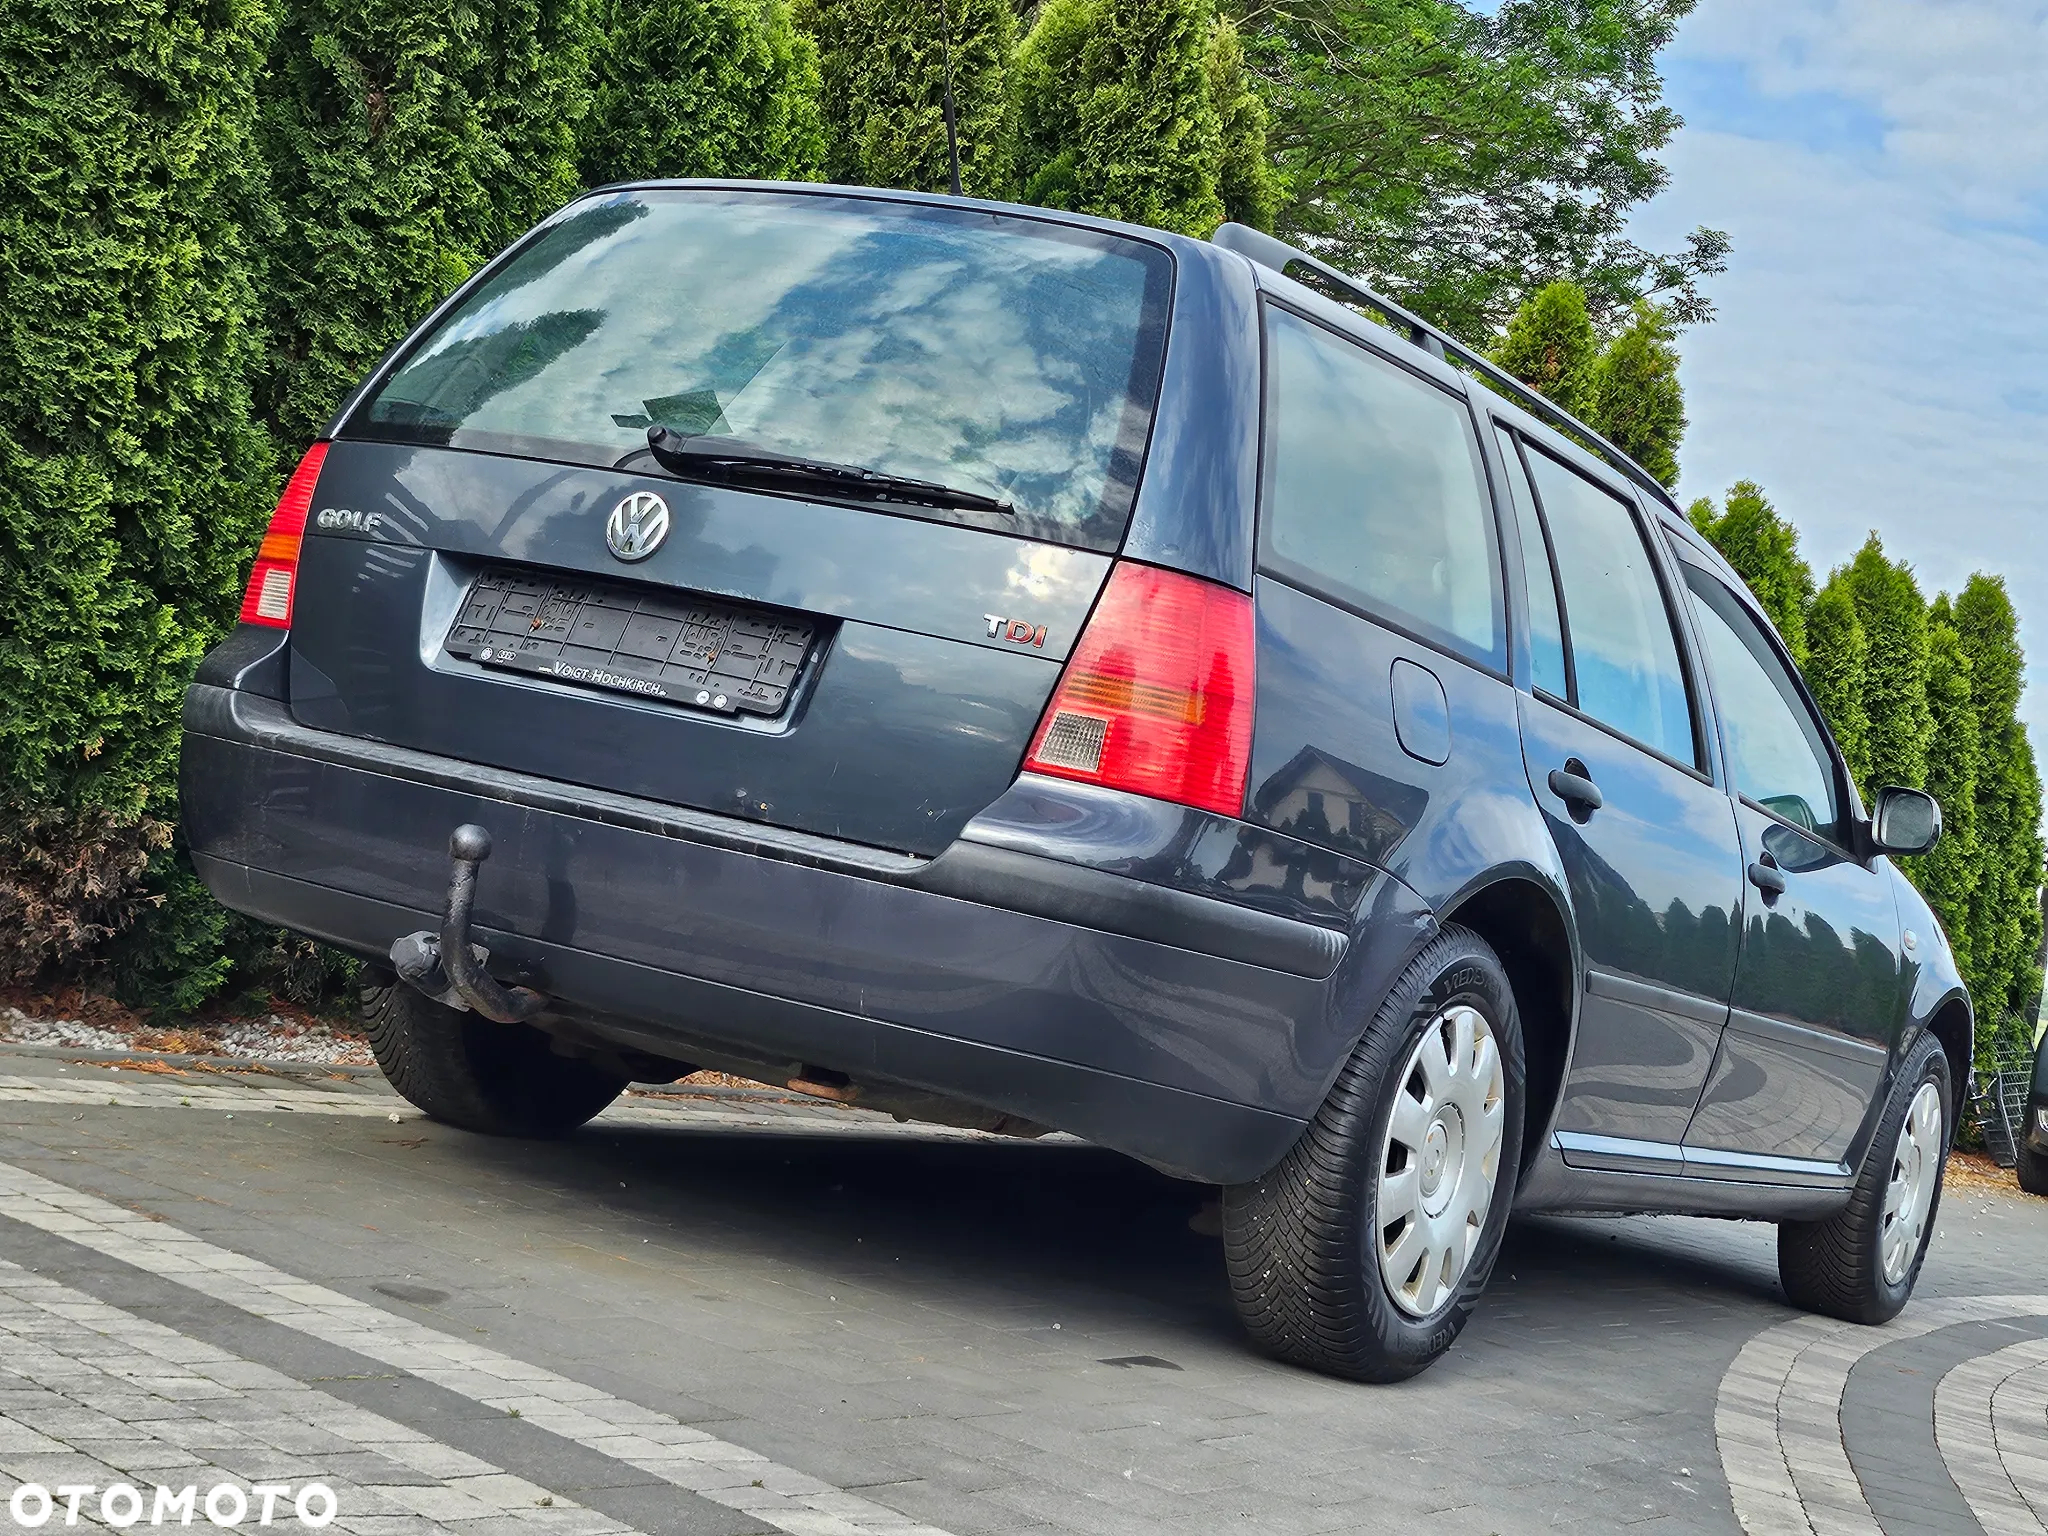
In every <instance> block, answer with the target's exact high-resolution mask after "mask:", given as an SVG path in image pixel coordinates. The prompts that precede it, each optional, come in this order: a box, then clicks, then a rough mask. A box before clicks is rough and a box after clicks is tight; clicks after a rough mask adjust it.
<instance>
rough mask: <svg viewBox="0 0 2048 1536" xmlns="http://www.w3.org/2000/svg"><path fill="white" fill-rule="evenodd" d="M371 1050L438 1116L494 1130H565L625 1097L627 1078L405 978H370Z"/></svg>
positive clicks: (391, 1076) (389, 1077) (367, 1018)
mask: <svg viewBox="0 0 2048 1536" xmlns="http://www.w3.org/2000/svg"><path fill="white" fill-rule="evenodd" d="M362 1017H363V1025H364V1028H365V1029H366V1030H367V1031H368V1033H369V1036H370V1053H371V1054H372V1055H373V1056H375V1057H376V1058H377V1065H378V1067H379V1068H380V1069H381V1070H382V1071H383V1073H384V1080H385V1081H386V1082H388V1083H390V1084H391V1086H392V1087H393V1088H396V1089H397V1090H398V1091H399V1093H400V1094H402V1095H403V1096H404V1097H405V1098H406V1099H408V1100H410V1101H411V1102H412V1103H413V1104H414V1105H415V1106H417V1107H418V1108H419V1109H420V1110H421V1111H423V1112H424V1113H425V1114H427V1115H428V1116H429V1117H430V1118H432V1119H435V1120H439V1121H441V1122H442V1123H443V1124H445V1125H452V1126H457V1127H459V1128H460V1129H462V1130H465V1131H478V1132H481V1133H482V1134H484V1135H486V1136H531V1137H542V1136H560V1135H562V1134H564V1133H565V1132H568V1131H572V1130H574V1129H575V1128H576V1127H577V1126H579V1125H581V1124H583V1122H584V1121H586V1120H588V1119H589V1118H590V1117H591V1116H592V1115H594V1114H596V1113H597V1112H598V1111H600V1110H601V1109H603V1108H604V1107H605V1106H606V1105H607V1104H609V1103H611V1101H612V1100H613V1099H615V1098H617V1097H618V1096H619V1094H620V1092H621V1091H622V1090H623V1089H624V1088H625V1086H626V1083H627V1079H626V1078H624V1077H620V1076H616V1075H614V1074H612V1073H609V1072H605V1071H603V1070H601V1069H600V1068H598V1067H596V1066H594V1065H593V1064H592V1063H590V1062H588V1061H581V1060H578V1059H577V1058H576V1057H573V1056H557V1055H556V1054H555V1053H554V1051H553V1049H552V1048H551V1045H550V1042H549V1040H548V1037H547V1036H546V1035H545V1034H543V1033H542V1032H541V1031H540V1030H537V1029H535V1028H533V1027H532V1026H531V1025H528V1024H498V1023H494V1022H492V1021H491V1020H489V1019H485V1018H479V1017H478V1016H477V1015H476V1014H474V1013H465V1012H462V1011H461V1010H459V1009H455V1008H449V1007H446V1006H444V1005H442V1004H440V1003H437V1002H435V1001H434V1000H433V999H431V998H429V997H425V996H423V995H421V994H420V993H418V992H415V991H414V990H413V989H412V988H411V987H408V986H406V985H404V984H403V983H402V982H399V981H397V980H396V979H395V978H394V979H392V980H390V981H388V982H382V983H372V984H370V985H366V986H365V987H364V988H363V990H362Z"/></svg>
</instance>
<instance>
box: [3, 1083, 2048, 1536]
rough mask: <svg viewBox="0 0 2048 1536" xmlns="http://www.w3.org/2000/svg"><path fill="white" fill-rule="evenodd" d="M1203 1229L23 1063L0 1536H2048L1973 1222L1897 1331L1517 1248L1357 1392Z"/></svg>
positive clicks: (927, 1183) (1556, 1224)
mask: <svg viewBox="0 0 2048 1536" xmlns="http://www.w3.org/2000/svg"><path fill="white" fill-rule="evenodd" d="M394 1115H395V1116H396V1117H397V1118H396V1119H393V1118H392V1117H393V1116H394ZM1203 1194H1204V1192H1203V1191H1201V1190H1198V1189H1194V1188H1192V1187H1190V1186H1186V1185H1180V1184H1176V1183H1173V1182H1172V1181H1169V1180H1166V1179H1163V1178H1160V1177H1157V1176H1155V1175H1152V1174H1150V1173H1148V1172H1147V1171H1145V1170H1144V1169H1142V1168H1138V1167H1136V1166H1135V1165H1133V1164H1129V1163H1126V1162H1123V1161H1121V1160H1119V1159H1117V1158H1115V1157H1112V1156H1109V1155H1107V1154H1104V1153H1100V1152H1097V1151H1095V1150H1093V1149H1090V1148H1087V1147H1082V1146H1079V1145H1075V1144H1071V1143H1067V1144H1040V1145H1023V1144H1015V1143H998V1142H992V1141H987V1140H979V1139H975V1138H972V1137H969V1136H965V1135H945V1134H938V1135H934V1134H927V1133H925V1132H922V1131H917V1130H912V1129H909V1128H898V1127H895V1126H893V1125H892V1124H890V1123H889V1122H886V1121H881V1122H879V1123H877V1122H876V1121H874V1120H873V1119H872V1118H871V1117H864V1116H857V1115H853V1114H850V1113H848V1112H845V1111H841V1110H837V1109H834V1108H831V1107H812V1106H805V1105H789V1104H787V1103H785V1102H783V1101H780V1100H777V1099H774V1098H770V1097H751V1098H750V1097H747V1096H740V1095H730V1094H728V1095H713V1096H707V1097H696V1098H686V1099H677V1098H659V1097H638V1098H634V1099H632V1100H629V1101H627V1102H626V1103H625V1104H623V1105H622V1106H621V1107H619V1108H618V1109H615V1110H614V1111H612V1112H610V1113H608V1114H607V1115H606V1116H605V1117H604V1118H603V1119H601V1120H600V1121H598V1122H597V1123H596V1124H594V1125H592V1126H591V1127H589V1128H588V1129H586V1130H585V1131H583V1132H582V1133H580V1134H578V1135H577V1136H575V1137H573V1138H571V1139H569V1140H567V1141H564V1142H560V1143H555V1144H551V1145H535V1144H520V1143H507V1142H497V1141H490V1140H486V1139H484V1138H479V1137H473V1136H467V1135H464V1134H462V1133H459V1132H455V1131H450V1130H447V1129H445V1128H442V1127H439V1126H435V1125H432V1124H430V1123H428V1122H426V1121H424V1120H422V1119H420V1118H419V1117H418V1116H417V1115H416V1114H414V1113H412V1112H411V1111H410V1110H409V1109H407V1108H405V1107H404V1106H402V1105H401V1104H399V1102H398V1101H396V1100H395V1099H392V1098H390V1097H389V1096H388V1094H386V1093H385V1092H384V1091H383V1089H382V1087H381V1084H379V1083H378V1082H377V1081H376V1080H375V1079H374V1078H363V1077H356V1076H348V1075H336V1076H326V1075H322V1076H318V1077H309V1078H305V1079H299V1080H288V1079H282V1078H255V1077H249V1076H223V1075H220V1074H209V1073H199V1072H188V1073H186V1074H185V1075H182V1076H179V1075H173V1074H168V1073H163V1072H139V1071H137V1070H134V1068H133V1067H132V1066H130V1067H129V1068H127V1069H125V1070H121V1071H118V1072H114V1071H109V1070H107V1069H106V1068H105V1067H103V1066H88V1065H81V1064H78V1063H76V1062H67V1061H66V1060H65V1059H64V1058H62V1057H58V1056H53V1055H49V1054H43V1053H35V1052H6V1051H0V1511H4V1510H5V1508H6V1503H5V1501H6V1499H8V1498H9V1497H11V1496H12V1495H14V1494H15V1493H16V1492H17V1490H19V1489H20V1488H21V1487H22V1485H25V1484H29V1483H34V1484H37V1485H39V1486H43V1487H47V1488H51V1489H55V1488H57V1487H59V1486H60V1485H62V1486H70V1487H76V1488H86V1487H90V1488H93V1489H95V1490H97V1491H96V1492H95V1493H93V1494H90V1495H83V1494H82V1495H80V1496H79V1506H80V1507H79V1515H78V1520H79V1523H81V1524H84V1523H88V1522H98V1521H99V1520H100V1519H101V1511H100V1508H99V1504H98V1500H99V1498H100V1496H101V1494H102V1493H103V1492H104V1490H105V1489H106V1488H107V1486H108V1485H109V1484H111V1483H113V1482H116V1481H122V1482H126V1483H128V1484H131V1485H134V1486H135V1487H136V1488H137V1489H138V1491H139V1492H138V1496H139V1497H140V1498H141V1499H142V1500H143V1502H144V1504H145V1505H147V1504H148V1502H149V1501H150V1500H151V1499H153V1498H154V1497H155V1495H154V1492H153V1489H154V1487H155V1486H156V1485H159V1484H161V1485H164V1486H165V1487H166V1488H167V1489H168V1490H169V1491H170V1494H171V1496H172V1497H173V1498H175V1496H176V1494H177V1493H178V1491H179V1490H180V1489H182V1488H183V1487H185V1486H188V1485H189V1486H193V1487H196V1488H197V1489H198V1493H199V1497H200V1499H201V1500H202V1501H203V1499H204V1497H205V1495H206V1493H207V1490H208V1489H209V1488H210V1487H211V1486H213V1485H214V1484H215V1483H217V1482H220V1481H221V1480H223V1479H226V1480H229V1481H234V1482H237V1483H238V1484H239V1486H240V1487H241V1488H242V1489H244V1490H247V1489H251V1488H253V1487H255V1486H257V1485H264V1486H283V1487H286V1488H289V1489H303V1487H304V1486H305V1485H306V1484H307V1483H308V1482H311V1481H316V1480H317V1481H319V1482H321V1483H323V1484H324V1485H326V1486H328V1487H330V1488H331V1489H332V1490H333V1491H334V1495H335V1500H336V1504H337V1506H338V1514H337V1517H336V1519H335V1521H334V1526H335V1528H336V1529H337V1530H347V1531H351V1532H357V1533H361V1536H384V1533H386V1532H389V1533H392V1536H397V1533H399V1532H412V1531H422V1532H427V1531H438V1530H448V1531H469V1532H475V1533H477V1536H497V1533H499V1532H501V1531H502V1532H506V1533H510V1532H512V1531H514V1530H518V1531H528V1530H533V1531H559V1532H562V1533H564V1536H571V1533H573V1536H586V1533H587V1536H600V1533H609V1532H614V1531H643V1532H647V1533H650V1536H662V1533H667V1532H671V1531H674V1532H699V1531H701V1532H706V1533H740V1532H756V1531H771V1530H782V1531H790V1532H794V1533H803V1536H865V1533H881V1532H889V1533H892V1536H909V1533H912V1532H921V1533H923V1536H943V1533H954V1536H974V1533H981V1532H998V1531H1001V1532H1012V1531H1015V1532H1023V1531H1063V1532H1089V1533H1094V1532H1105V1533H1107V1532H1124V1531H1130V1532H1139V1531H1142V1532H1162V1531H1175V1532H1206V1531H1221V1530H1230V1531H1257V1532H1267V1531H1272V1532H1318V1531H1383V1530H1384V1531H1408V1530H1428V1531H1431V1532H1446V1533H1457V1532H1468V1531H1469V1532H1501V1533H1508V1532H1523V1531H1536V1530H1548V1529H1552V1528H1554V1527H1557V1526H1560V1525H1578V1526H1580V1527H1582V1528H1584V1529H1589V1530H1607V1529H1620V1528H1623V1527H1635V1526H1640V1527H1642V1528H1644V1529H1648V1530H1652V1531H1657V1530H1684V1531H1695V1530H1697V1531H1716V1532H1733V1531H1736V1530H1741V1529H1748V1530H1750V1531H1752V1532H1775V1531H1813V1532H1832V1531H1843V1532H1850V1531H1854V1532H1859V1533H1860V1532H1876V1531H1882V1532H1885V1533H1887V1536H1904V1533H1908V1532H1912V1533H1918V1532H1923V1531H1935V1532H1940V1531H1950V1530H1959V1531H1976V1530H1979V1529H1983V1530H1989V1531H1993V1532H2005V1531H2029V1532H2038V1531H2041V1530H2042V1529H2043V1526H2042V1524H2041V1522H2040V1516H2041V1515H2042V1514H2043V1513H2048V1294H2043V1293H2048V1202H2036V1201H2032V1200H2029V1199H2028V1198H2027V1197H2024V1196H2021V1195H2019V1194H2018V1193H2017V1192H2016V1191H2015V1192H2012V1193H2009V1194H2008V1193H1998V1192H1984V1191H1975V1190H1970V1189H1967V1188H1958V1189H1953V1190H1951V1192H1950V1195H1949V1197H1948V1201H1947V1203H1946V1204H1945V1206H1944V1209H1943V1215H1942V1219H1941V1227H1940V1232H1939V1235H1938V1236H1937V1239H1936V1243H1935V1247H1934V1250H1933V1254H1932V1256H1931V1258H1930V1261H1929V1264H1928V1268H1927V1271H1926V1274H1925V1276H1924V1278H1923V1280H1922V1284H1921V1295H1920V1298H1919V1299H1917V1300H1916V1302H1915V1304H1914V1305H1913V1306H1912V1307H1909V1308H1908V1310H1907V1312H1906V1314H1905V1315H1904V1317H1902V1318H1901V1319H1900V1320H1899V1322H1898V1323H1897V1324H1895V1325H1893V1326H1892V1327H1891V1328H1887V1329H1882V1330H1866V1329H1845V1328H1842V1327H1840V1326H1839V1325H1835V1324H1831V1323H1825V1322H1822V1321H1820V1320H1817V1319H1812V1318H1806V1317H1802V1316H1800V1315H1799V1314H1796V1313H1793V1312H1792V1311H1790V1310H1789V1309H1788V1308H1786V1307H1785V1306H1784V1304H1783V1301H1782V1298H1781V1297H1780V1295H1779V1293H1778V1290H1777V1286H1776V1281H1775V1276H1774V1266H1773V1256H1772V1253H1773V1250H1772V1237H1771V1233H1770V1232H1769V1230H1768V1229H1766V1228H1760V1227H1750V1226H1744V1225H1739V1224H1732V1223H1718V1222H1694V1221H1682V1220H1676V1219H1668V1218H1660V1219H1639V1220H1629V1221H1614V1222H1592V1221H1586V1222H1577V1221H1566V1220H1540V1221H1525V1222H1519V1223H1517V1224H1516V1225H1515V1226H1514V1227H1513V1228H1512V1229H1511V1231H1510V1237H1509V1244H1508V1248H1507V1251H1506V1253H1505V1255H1504V1258H1503V1260H1502V1263H1501V1266H1500V1269H1499V1271H1498V1274H1497V1276H1496V1279H1495V1282H1494V1286H1493V1288H1492V1290H1491V1291H1490V1293H1489V1295H1488V1297H1487V1300H1486V1302H1485V1304H1484V1306H1483V1308H1482V1310H1481V1312H1480V1315H1479V1316H1478V1318H1477V1320H1476V1321H1475V1322H1474V1324H1473V1326H1472V1327H1471V1328H1470V1329H1469V1330H1468V1331H1467V1333H1466V1335H1465V1337H1464V1339H1463V1340H1462V1341H1461V1342H1460V1343H1459V1345H1458V1347H1457V1348H1456V1349H1455V1350H1454V1351H1453V1352H1452V1354H1451V1355H1450V1356H1449V1357H1448V1358H1447V1359H1446V1360H1445V1361H1443V1362H1442V1363H1441V1364H1440V1365H1439V1366H1437V1367H1436V1368H1435V1369H1434V1370H1432V1371H1430V1372H1429V1373H1427V1374H1426V1375H1425V1376H1423V1377H1422V1378H1420V1379H1419V1380H1417V1381H1415V1382H1413V1383H1410V1384H1408V1385H1405V1386H1402V1387H1398V1388H1392V1389H1371V1388H1363V1387H1356V1386H1349V1385H1345V1384H1342V1383H1338V1382H1332V1381H1327V1380H1324V1379H1321V1378H1318V1377H1315V1376H1310V1375H1307V1374H1304V1373H1302V1372H1299V1371H1294V1370H1291V1369H1287V1368H1284V1367H1280V1366H1276V1365H1273V1364H1271V1363H1269V1362H1266V1361H1263V1360H1260V1359H1257V1358H1256V1357H1253V1356H1252V1355H1250V1354H1248V1353H1247V1352H1246V1351H1245V1350H1244V1349H1243V1348H1242V1347H1241V1346H1240V1344H1239V1341H1238V1338H1237V1334H1236V1330H1235V1327H1234V1324H1233V1321H1232V1318H1231V1316H1230V1309H1229V1304H1228V1301H1227V1298H1226V1296H1225V1294H1224V1291H1223V1287H1222V1281H1221V1275H1220V1269H1221V1262H1220V1254H1219V1252H1218V1248H1217V1245H1216V1243H1215V1241H1214V1240H1213V1239H1211V1238H1206V1237H1203V1236H1201V1235H1199V1234H1198V1233H1196V1232H1195V1231H1191V1230H1190V1228H1189V1218H1190V1217H1191V1216H1193V1215H1194V1214H1195V1213H1196V1212H1197V1210H1198V1208H1199V1206H1200V1204H1201V1201H1202V1198H1203ZM1987 1298H1988V1299H1987ZM279 1497H281V1498H282V1499H283V1501H284V1502H283V1503H280V1504H279V1505H278V1508H279V1511H280V1513H279V1515H278V1523H280V1524H283V1525H284V1528H286V1529H292V1528H295V1527H294V1526H292V1525H290V1524H288V1523H286V1522H287V1521H288V1520H289V1517H290V1510H289V1508H288V1507H287V1506H288V1505H289V1502H290V1499H291V1497H292V1495H291V1494H289V1493H288V1494H285V1495H281V1496H279ZM230 1502H231V1501H230ZM23 1507H24V1509H25V1510H26V1511H27V1513H28V1514H30V1515H31V1516H33V1515H34V1514H35V1513H37V1510H38V1508H39V1506H37V1505H36V1504H35V1502H34V1499H33V1497H30V1498H29V1500H28V1502H27V1503H26V1504H25V1505H24V1506H23ZM124 1509H125V1506H124V1505H122V1504H121V1503H120V1502H119V1501H117V1502H116V1504H115V1505H114V1506H113V1511H112V1513H113V1516H114V1517H115V1518H116V1519H118V1517H119V1516H120V1515H121V1514H122V1513H123V1512H124ZM225 1512H227V1513H232V1510H231V1509H225ZM206 1519H207V1514H206V1512H205V1510H204V1508H203V1507H202V1508H201V1510H200V1512H199V1514H198V1515H197V1521H198V1522H199V1523H203V1522H204V1521H205V1520H206ZM65 1521H66V1511H65V1506H64V1503H63V1501H62V1500H61V1499H60V1500H58V1501H57V1503H56V1505H55V1508H54V1510H53V1513H52V1514H51V1516H50V1518H49V1520H48V1521H47V1523H46V1524H44V1525H43V1527H42V1528H43V1529H45V1530H49V1529H54V1528H55V1527H57V1526H59V1525H62V1524H64V1523H65ZM150 1521H151V1511H150V1510H149V1509H148V1508H145V1509H144V1511H143V1514H142V1516H141V1519H140V1522H139V1524H138V1526H137V1527H136V1528H138V1529H140V1528H142V1527H147V1526H149V1525H150ZM168 1523H179V1522H178V1520H177V1518H176V1507H175V1506H173V1509H172V1517H171V1519H170V1521H169V1522H168ZM243 1523H244V1524H246V1525H250V1526H254V1525H256V1524H257V1523H258V1517H257V1514H256V1512H255V1511H254V1509H253V1508H252V1510H251V1512H250V1513H249V1514H248V1516H247V1517H246V1519H245V1520H244V1521H243ZM11 1528H12V1525H11V1523H10V1519H9V1517H8V1516H7V1515H5V1514H4V1513H0V1533H4V1532H6V1531H8V1530H10V1529H11Z"/></svg>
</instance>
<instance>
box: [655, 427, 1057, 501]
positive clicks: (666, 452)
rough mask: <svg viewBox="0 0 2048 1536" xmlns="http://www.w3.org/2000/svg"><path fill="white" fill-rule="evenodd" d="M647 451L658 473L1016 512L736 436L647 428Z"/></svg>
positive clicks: (949, 489)
mask: <svg viewBox="0 0 2048 1536" xmlns="http://www.w3.org/2000/svg"><path fill="white" fill-rule="evenodd" d="M647 447H648V450H649V451H650V452H651V453H652V454H653V455H654V457H655V459H656V460H657V461H658V462H659V463H660V464H661V466H662V468H664V469H666V470H669V471H670V472H672V473H674V474H678V475H689V476H693V477H694V476H701V475H706V474H710V475H716V476H718V477H719V478H721V479H722V478H725V477H727V476H731V475H743V476H747V477H751V478H760V479H774V480H790V481H798V482H801V483H803V484H806V485H814V486H817V487H819V488H821V489H825V490H830V491H834V492H837V493H838V494H841V495H847V496H860V497H865V498H868V499H870V500H874V501H903V502H912V503H915V504H917V505H919V506H929V507H951V508H956V509H958V510H959V511H962V512H999V513H1001V514H1002V515H1004V516H1005V517H1013V516H1015V515H1016V511H1017V509H1016V508H1015V507H1013V506H1011V505H1010V503H1009V502H1007V501H1002V500H999V499H998V498H996V497H994V496H985V495H983V494H982V493H981V492H979V491H965V490H961V489H959V488H958V487H957V486H951V485H942V484H940V483H939V482H938V481H936V480H917V479H913V478H911V477H910V476H908V475H891V474H887V473H884V472H883V471H881V470H878V469H863V468H861V466H860V465H858V464H834V463H832V462H831V461H829V460H826V459H806V458H800V457H797V456H795V455H792V454H786V453H777V452H775V450H773V449H772V448H764V447H761V446H760V445H759V444H757V443H750V442H747V441H746V440H744V439H743V438H737V437H685V436H683V435H682V434H681V433H680V432H674V431H671V430H670V429H669V428H667V427H664V426H662V425H660V424H659V423H656V424H655V425H653V426H651V427H649V428H648V429H647Z"/></svg>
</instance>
